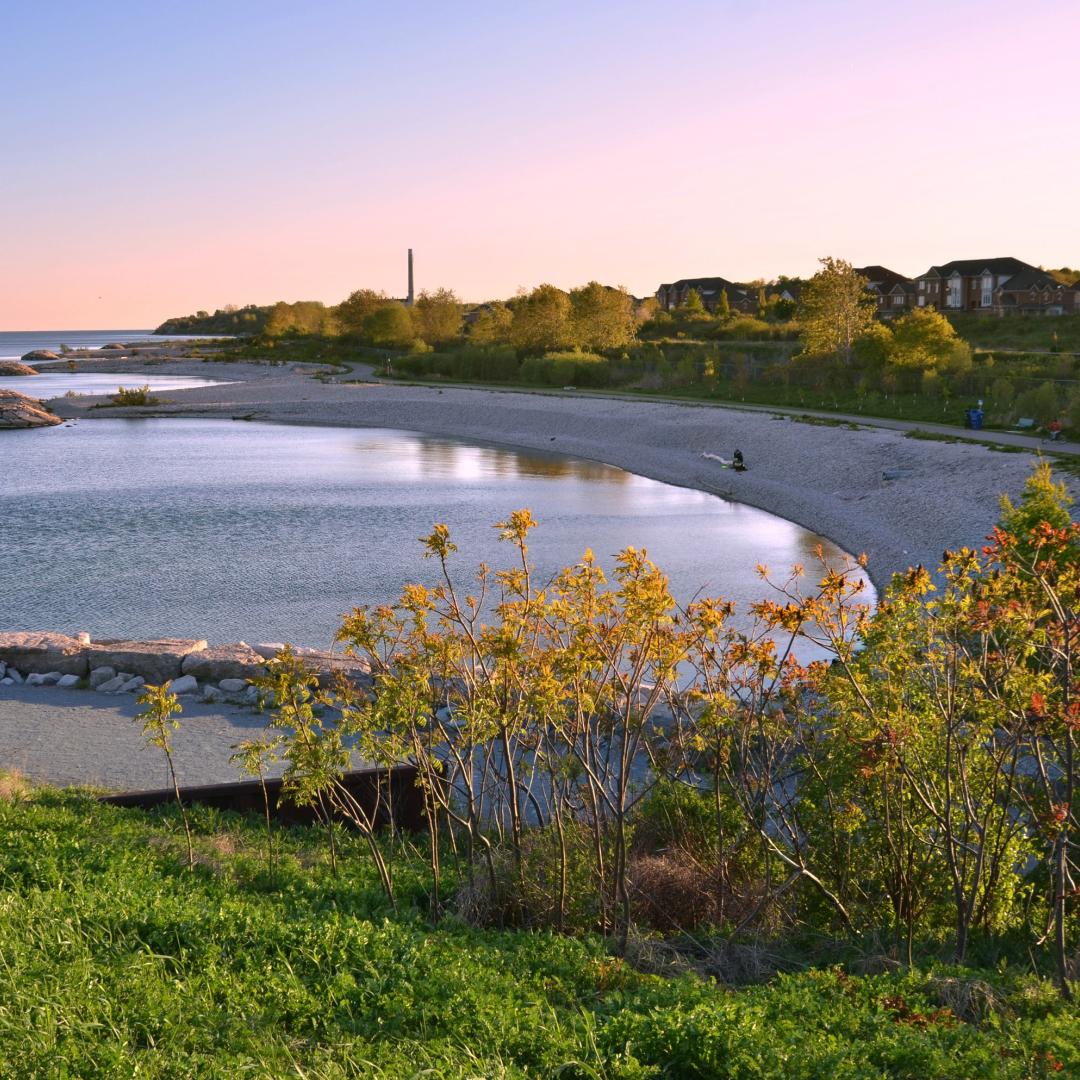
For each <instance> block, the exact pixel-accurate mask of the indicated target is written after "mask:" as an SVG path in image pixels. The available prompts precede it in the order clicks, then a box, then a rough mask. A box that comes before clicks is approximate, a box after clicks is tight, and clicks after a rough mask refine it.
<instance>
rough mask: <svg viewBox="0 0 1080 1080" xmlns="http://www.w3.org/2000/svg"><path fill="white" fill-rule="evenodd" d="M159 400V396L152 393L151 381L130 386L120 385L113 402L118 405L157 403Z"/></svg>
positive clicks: (113, 396)
mask: <svg viewBox="0 0 1080 1080" xmlns="http://www.w3.org/2000/svg"><path fill="white" fill-rule="evenodd" d="M158 400H159V399H158V398H156V397H154V396H152V395H151V393H150V384H149V383H145V384H144V385H142V386H133V387H130V388H128V387H124V386H121V387H118V388H117V391H116V393H115V394H113V395H112V404H113V405H117V406H126V405H157V404H158Z"/></svg>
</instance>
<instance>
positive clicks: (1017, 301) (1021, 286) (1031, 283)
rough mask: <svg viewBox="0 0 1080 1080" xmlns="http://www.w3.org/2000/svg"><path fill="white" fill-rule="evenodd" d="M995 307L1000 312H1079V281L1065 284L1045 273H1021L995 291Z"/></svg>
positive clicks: (1035, 270)
mask: <svg viewBox="0 0 1080 1080" xmlns="http://www.w3.org/2000/svg"><path fill="white" fill-rule="evenodd" d="M994 304H995V309H996V310H998V311H1000V312H1001V313H1019V314H1025V315H1026V314H1039V315H1072V314H1074V313H1080V282H1077V283H1076V284H1074V285H1065V284H1064V283H1063V282H1061V281H1058V279H1057V278H1055V277H1054V276H1053V275H1052V274H1048V273H1047V272H1046V271H1045V270H1038V269H1035V268H1029V269H1026V270H1021V271H1020V273H1018V274H1014V275H1013V276H1012V277H1011V278H1009V280H1008V281H1006V282H1005V284H1004V285H999V286H998V287H997V289H995V290H994Z"/></svg>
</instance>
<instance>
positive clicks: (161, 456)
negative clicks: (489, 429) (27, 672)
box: [0, 419, 841, 646]
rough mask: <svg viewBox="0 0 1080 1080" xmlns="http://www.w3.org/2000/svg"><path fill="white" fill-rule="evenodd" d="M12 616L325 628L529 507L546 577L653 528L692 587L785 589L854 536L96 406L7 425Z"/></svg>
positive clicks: (381, 435)
mask: <svg viewBox="0 0 1080 1080" xmlns="http://www.w3.org/2000/svg"><path fill="white" fill-rule="evenodd" d="M2 447H3V449H2V452H3V455H4V458H3V460H4V466H5V468H4V472H5V483H4V485H3V486H2V488H0V552H3V553H4V557H5V559H6V560H7V562H8V565H9V566H10V567H12V568H17V569H16V570H15V571H13V572H9V573H8V575H7V578H8V580H9V581H11V580H13V578H14V577H15V576H17V579H18V581H19V582H20V587H19V588H17V589H16V588H9V589H5V590H0V629H27V630H33V629H40V630H50V629H55V630H66V631H74V630H87V631H89V632H90V633H92V634H95V635H97V636H102V637H104V636H127V635H130V636H136V637H138V636H143V637H146V636H160V635H169V636H181V637H207V638H210V639H211V640H215V641H236V640H247V641H268V640H269V641H285V640H291V641H294V642H296V643H298V644H304V645H316V646H325V645H327V644H328V643H329V641H330V639H331V637H332V635H333V633H334V630H335V629H336V627H337V625H338V623H339V620H340V616H341V614H342V613H343V612H344V611H346V610H348V609H349V608H350V607H352V606H353V605H354V604H359V603H368V604H380V603H388V602H392V601H394V600H395V599H396V598H397V597H398V596H399V594H400V592H401V589H402V587H403V585H405V584H406V583H407V582H413V581H416V582H421V583H425V584H434V583H435V581H436V579H437V575H438V568H437V567H436V566H435V565H434V564H433V563H432V561H431V560H425V559H424V558H423V550H422V547H421V545H420V544H419V543H418V540H417V538H418V537H421V536H424V535H427V534H428V533H429V532H430V531H431V527H432V525H433V524H434V523H435V522H443V523H445V524H446V525H448V526H449V528H450V530H451V533H452V535H453V538H454V540H455V542H456V543H457V544H458V547H459V549H460V550H459V555H458V557H457V558H456V560H455V562H454V564H453V568H452V572H453V573H454V574H455V577H456V580H457V581H458V582H460V584H461V585H463V586H466V587H467V586H468V584H469V582H470V581H471V576H472V574H473V572H474V571H475V568H476V566H477V565H478V564H479V563H481V562H486V563H488V564H489V565H491V566H493V567H496V568H498V567H502V566H507V565H510V564H511V563H512V562H513V553H512V552H511V551H510V550H509V548H508V546H507V545H506V544H503V543H500V542H499V541H498V538H497V530H496V529H494V528H493V526H494V524H495V523H496V522H498V521H501V520H504V519H505V518H506V517H507V515H508V514H509V513H510V512H511V511H513V510H515V509H519V508H522V507H529V508H530V509H531V510H532V512H533V515H534V516H535V518H536V519H537V521H538V522H539V524H540V527H539V528H538V530H537V531H536V533H535V534H534V535H533V537H532V538H531V541H530V549H531V550H530V554H531V556H532V557H533V559H534V561H535V563H536V567H537V575H536V576H537V580H546V579H547V578H549V577H551V576H552V575H553V574H555V573H556V572H557V571H558V570H559V569H560V568H562V567H564V566H567V565H570V564H572V563H575V562H577V561H578V560H579V559H580V558H581V556H582V553H583V552H584V550H585V549H586V548H591V549H592V550H593V551H594V552H595V553H596V556H597V558H598V559H599V561H600V564H601V566H602V567H603V568H604V569H605V571H606V572H608V573H610V571H611V570H612V569H613V566H614V556H615V555H616V554H617V553H618V552H619V551H621V550H622V549H623V548H625V547H627V546H630V545H632V546H634V547H637V548H645V549H646V550H647V551H648V553H649V555H650V556H651V557H652V558H653V559H654V560H655V562H656V563H657V564H658V565H659V566H660V567H662V568H663V570H664V571H665V572H666V573H667V574H668V576H669V578H670V580H671V584H672V590H673V592H674V593H675V595H676V597H677V599H679V600H680V601H681V602H683V603H686V602H688V601H689V600H691V599H692V598H693V597H694V596H695V595H698V594H700V593H705V594H708V595H723V596H725V597H727V598H728V599H731V600H732V601H734V602H735V604H736V605H737V607H738V608H739V610H745V609H746V607H747V605H749V604H750V603H751V602H752V601H754V600H757V599H760V598H762V597H763V596H764V595H766V593H767V586H765V585H764V584H763V583H762V582H761V581H760V580H759V579H758V577H757V575H756V573H755V570H754V568H755V566H756V565H757V564H758V563H764V564H766V565H767V566H769V567H770V568H771V570H772V571H773V572H774V573H775V574H776V576H777V577H782V576H783V575H784V574H785V573H786V571H787V570H788V568H789V567H790V566H791V565H792V564H793V563H803V564H805V565H806V566H807V569H808V571H810V573H811V574H812V573H813V571H814V569H815V568H816V564H815V561H814V555H813V553H814V550H815V548H816V547H817V546H818V545H819V544H823V546H824V548H825V550H826V553H827V555H829V556H831V557H833V558H839V557H840V555H841V553H840V552H839V551H838V549H837V548H836V547H835V546H834V545H832V544H830V543H828V542H827V541H823V540H822V539H821V538H820V537H817V536H814V535H813V534H812V533H808V532H807V531H806V530H804V529H802V528H800V527H799V526H797V525H795V524H793V523H791V522H789V521H784V520H783V519H781V518H777V517H773V516H772V515H770V514H767V513H764V512H762V511H760V510H756V509H753V508H751V507H748V506H743V505H740V504H737V503H730V502H725V501H724V500H722V499H719V498H716V497H714V496H712V495H708V494H705V493H702V492H698V491H691V490H688V489H686V488H679V487H673V486H670V485H667V484H660V483H656V482H654V481H652V480H646V479H644V478H642V477H639V476H633V475H631V474H629V473H626V472H623V471H622V470H619V469H616V468H613V467H611V466H606V465H601V464H597V463H593V462H584V461H576V460H573V459H567V458H557V457H555V456H554V455H547V454H536V453H515V452H513V451H508V450H505V449H500V448H494V447H484V446H470V445H466V444H463V443H460V442H455V441H450V440H445V439H436V438H429V437H425V436H419V435H416V434H413V433H407V432H400V431H390V430H364V431H358V430H356V429H349V428H331V427H307V428H305V427H291V426H284V425H272V424H259V423H229V422H223V421H213V420H135V419H128V420H95V421H93V422H86V423H81V424H78V425H76V426H73V427H69V426H60V427H55V428H49V429H43V430H41V431H26V432H21V431H15V432H5V433H4V435H3V440H2Z"/></svg>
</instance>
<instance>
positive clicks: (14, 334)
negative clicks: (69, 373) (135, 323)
mask: <svg viewBox="0 0 1080 1080" xmlns="http://www.w3.org/2000/svg"><path fill="white" fill-rule="evenodd" d="M190 340H192V336H191V335H188V334H176V335H171V334H164V335H157V334H154V333H153V331H151V330H3V331H0V360H18V359H19V358H20V357H23V356H25V355H26V354H27V353H28V352H30V351H31V350H32V349H48V350H49V351H50V352H59V351H60V346H61V345H68V346H70V347H71V348H72V349H100V348H101V347H102V346H103V345H112V344H114V343H115V342H120V343H121V344H124V345H130V344H133V343H134V342H136V341H156V342H166V341H190Z"/></svg>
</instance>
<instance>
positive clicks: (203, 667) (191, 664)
mask: <svg viewBox="0 0 1080 1080" xmlns="http://www.w3.org/2000/svg"><path fill="white" fill-rule="evenodd" d="M181 671H183V673H184V674H185V675H194V676H195V678H196V679H199V680H201V681H202V682H212V683H221V682H223V681H224V680H228V681H230V682H231V681H233V680H235V679H244V680H247V679H253V678H256V677H257V676H259V675H265V674H266V665H265V662H264V660H263V657H262V656H261V654H259V653H257V652H256V651H255V650H254V649H253V648H252V647H251V646H250V645H245V644H244V642H242V641H241V642H239V643H237V644H235V645H211V646H210V647H209V648H208V649H200V650H199V652H193V653H189V654H188V655H187V656H185V657H184V663H183V666H182V667H181Z"/></svg>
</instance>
